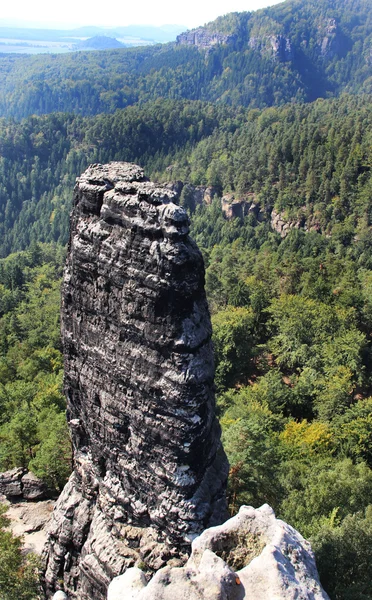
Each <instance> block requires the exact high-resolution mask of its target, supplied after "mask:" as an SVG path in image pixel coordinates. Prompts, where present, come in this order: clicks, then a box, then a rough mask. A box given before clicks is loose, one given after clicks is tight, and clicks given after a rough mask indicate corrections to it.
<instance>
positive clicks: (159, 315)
mask: <svg viewBox="0 0 372 600" xmlns="http://www.w3.org/2000/svg"><path fill="white" fill-rule="evenodd" d="M174 196H175V194H174V192H172V191H171V190H169V189H166V188H163V187H159V186H156V185H154V184H152V183H150V182H148V181H146V180H145V178H144V176H143V171H142V170H141V169H140V168H139V167H137V166H135V165H130V164H127V163H111V164H109V165H103V166H102V165H92V166H91V167H89V169H88V170H87V171H86V172H85V173H84V174H83V175H82V176H81V177H80V178H79V179H78V181H77V184H76V188H75V201H74V203H75V208H74V210H73V213H72V217H71V237H70V246H69V254H68V259H67V264H66V269H65V275H64V284H63V292H62V297H63V300H62V337H63V344H64V356H65V392H66V396H67V403H68V413H67V414H68V421H69V425H70V428H71V434H72V441H73V446H74V472H73V474H72V475H71V478H70V480H69V482H68V483H67V485H66V487H65V489H64V491H63V492H62V494H61V496H60V498H59V501H58V503H57V506H56V510H55V513H54V517H53V522H52V526H51V530H50V537H49V542H48V545H47V548H46V552H45V559H46V571H45V582H46V588H47V590H48V593H51V592H52V591H54V590H55V589H57V588H58V587H59V586H60V585H61V580H63V582H64V584H63V585H64V589H65V590H66V591H67V592H68V595H69V597H77V598H79V599H82V600H83V599H85V598H86V599H88V598H95V600H99V599H101V598H105V596H106V589H107V585H108V583H109V581H110V580H111V579H112V577H114V576H115V575H118V574H119V573H122V572H123V571H125V569H126V568H127V567H129V566H133V565H135V564H136V563H138V562H141V563H142V564H144V565H145V566H146V567H147V568H148V569H150V570H151V569H158V568H160V567H162V566H164V565H165V564H172V565H176V564H180V563H182V561H183V560H184V559H185V555H186V553H187V552H188V551H189V549H190V543H191V540H192V539H193V538H194V537H195V536H196V535H197V534H199V533H200V532H201V531H202V530H203V529H205V527H206V526H208V525H213V524H217V523H219V522H222V521H223V520H224V519H225V517H226V514H225V510H226V503H225V486H226V479H227V471H228V465H227V460H226V457H225V455H224V453H223V450H222V448H221V443H220V430H219V426H218V423H217V421H216V418H215V414H214V393H213V376H214V366H213V352H212V347H211V341H210V337H211V325H210V319H209V313H208V308H207V303H206V298H205V293H204V267H203V261H202V257H201V254H200V252H199V250H198V248H197V247H196V245H195V244H194V243H193V241H192V240H190V238H189V237H188V218H187V215H186V213H185V212H184V211H183V209H181V208H179V207H178V206H176V205H175V204H173V203H172V200H173V199H174Z"/></svg>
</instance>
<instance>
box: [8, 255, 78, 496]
mask: <svg viewBox="0 0 372 600" xmlns="http://www.w3.org/2000/svg"><path fill="white" fill-rule="evenodd" d="M62 256H63V252H62V251H61V249H60V248H58V247H52V246H41V245H40V246H39V245H33V246H32V247H31V248H30V249H29V250H28V251H27V252H24V253H19V254H17V255H12V256H9V257H8V258H6V259H4V260H2V261H0V279H1V280H2V282H3V283H2V285H3V287H4V290H6V291H8V292H10V294H11V297H12V301H11V302H10V305H9V307H8V309H7V310H4V311H3V314H2V315H1V316H0V365H1V366H0V404H1V408H2V411H1V418H0V419H1V420H0V470H6V469H10V468H13V467H16V466H17V467H18V466H23V467H26V468H29V469H31V470H33V471H34V472H35V474H37V475H38V476H39V477H41V478H42V479H43V480H44V481H45V483H46V484H47V485H48V486H49V487H50V489H51V490H60V489H61V488H62V486H63V485H64V483H65V482H66V480H67V478H68V476H69V473H70V469H71V445H70V439H69V434H68V430H67V424H66V418H65V399H64V397H63V394H62V355H61V352H60V335H59V306H60V276H61V263H62ZM15 267H17V269H15ZM14 273H16V274H17V277H16V278H15V277H14Z"/></svg>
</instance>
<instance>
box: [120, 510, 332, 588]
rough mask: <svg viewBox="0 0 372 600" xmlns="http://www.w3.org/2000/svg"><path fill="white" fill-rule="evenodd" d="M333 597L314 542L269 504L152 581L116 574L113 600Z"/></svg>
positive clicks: (246, 513) (210, 533) (241, 516)
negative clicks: (323, 579) (319, 568)
mask: <svg viewBox="0 0 372 600" xmlns="http://www.w3.org/2000/svg"><path fill="white" fill-rule="evenodd" d="M176 598H180V599H181V598H182V600H243V599H246V600H251V599H252V598H254V599H255V600H273V599H274V598H275V600H295V599H297V600H298V599H301V600H327V599H328V600H329V598H328V595H327V594H326V593H325V591H324V590H323V589H322V587H321V585H320V582H319V576H318V572H317V569H316V565H315V560H314V555H313V552H312V550H311V547H310V544H309V542H307V541H306V540H304V538H303V537H302V536H301V535H300V534H299V533H298V532H297V531H296V530H295V529H293V527H290V525H287V524H286V523H284V522H283V521H280V520H279V519H276V518H275V514H274V512H273V510H272V509H271V508H270V507H269V506H268V505H267V504H265V505H264V506H262V507H261V508H259V509H254V508H252V507H251V506H242V507H241V509H240V511H239V513H238V514H237V515H236V516H235V517H233V518H232V519H229V520H228V521H227V522H226V523H224V524H223V525H221V526H219V527H212V528H211V529H208V530H206V531H204V533H203V534H202V535H201V536H200V537H198V538H197V539H195V540H194V542H193V544H192V554H191V556H190V558H189V560H188V562H187V563H186V565H185V566H184V567H181V568H171V567H165V568H163V569H161V570H160V571H158V572H157V573H156V575H155V576H154V577H153V578H152V580H151V581H150V583H148V584H147V582H146V579H145V578H144V576H143V573H142V572H141V571H140V570H139V569H136V568H132V569H128V571H127V572H126V573H125V574H124V575H122V576H120V577H117V578H115V579H114V580H113V581H112V583H111V584H110V587H109V590H108V600H155V599H156V600H175V599H176Z"/></svg>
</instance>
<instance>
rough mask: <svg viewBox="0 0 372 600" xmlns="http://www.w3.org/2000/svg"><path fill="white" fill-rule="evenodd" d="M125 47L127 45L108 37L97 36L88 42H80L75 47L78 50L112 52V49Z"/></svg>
mask: <svg viewBox="0 0 372 600" xmlns="http://www.w3.org/2000/svg"><path fill="white" fill-rule="evenodd" d="M125 47H126V46H125V44H122V43H121V42H119V40H117V39H115V38H113V37H108V36H107V35H95V36H94V37H91V38H88V39H87V40H83V41H81V42H78V43H77V44H76V46H75V48H76V50H110V49H111V48H125Z"/></svg>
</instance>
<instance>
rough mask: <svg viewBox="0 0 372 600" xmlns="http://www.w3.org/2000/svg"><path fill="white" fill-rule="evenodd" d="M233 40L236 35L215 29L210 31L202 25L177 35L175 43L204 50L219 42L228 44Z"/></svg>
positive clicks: (219, 43)
mask: <svg viewBox="0 0 372 600" xmlns="http://www.w3.org/2000/svg"><path fill="white" fill-rule="evenodd" d="M235 40H236V35H226V34H223V33H219V32H217V31H214V32H212V31H208V29H206V28H204V27H199V28H198V29H192V30H191V31H186V32H185V33H181V34H180V35H178V36H177V38H176V43H177V45H179V46H196V47H197V48H202V49H204V50H205V49H210V48H213V46H218V45H221V44H226V45H230V44H233V43H234V42H235Z"/></svg>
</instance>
